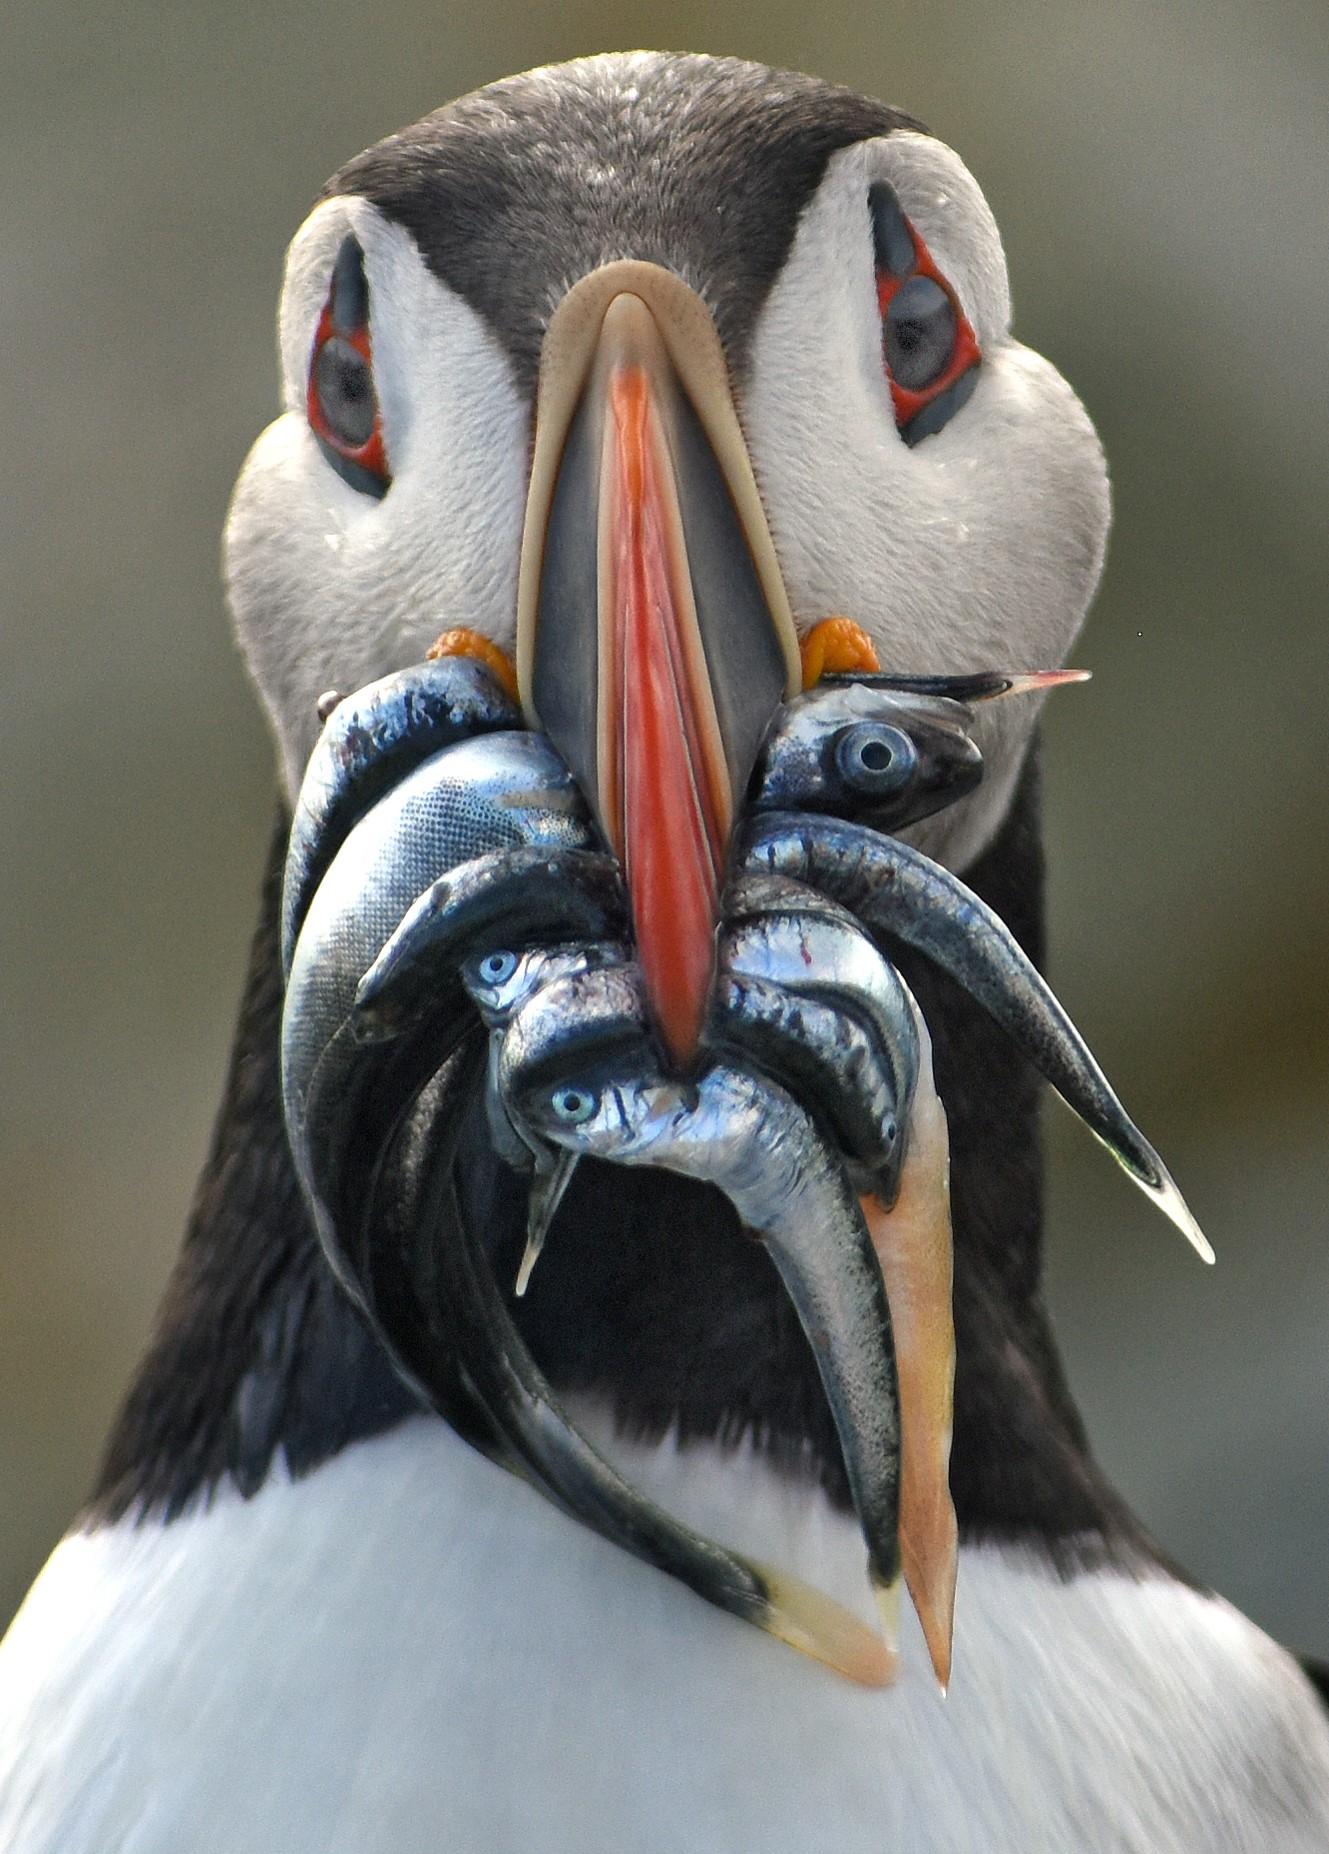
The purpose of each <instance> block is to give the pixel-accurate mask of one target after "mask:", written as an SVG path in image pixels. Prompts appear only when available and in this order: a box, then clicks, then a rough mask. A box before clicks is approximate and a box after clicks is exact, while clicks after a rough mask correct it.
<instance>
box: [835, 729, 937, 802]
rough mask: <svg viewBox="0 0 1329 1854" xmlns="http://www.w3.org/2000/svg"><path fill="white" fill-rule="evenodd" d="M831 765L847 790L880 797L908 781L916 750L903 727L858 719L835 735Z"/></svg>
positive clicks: (900, 789) (913, 767) (916, 762)
mask: <svg viewBox="0 0 1329 1854" xmlns="http://www.w3.org/2000/svg"><path fill="white" fill-rule="evenodd" d="M835 766H836V771H837V772H838V773H839V775H840V777H841V778H842V779H843V780H844V782H845V784H846V785H847V786H848V787H849V789H850V791H852V792H860V793H862V794H863V795H864V796H865V797H870V798H881V797H884V796H886V795H887V794H888V793H891V792H899V791H902V790H903V789H904V787H905V786H907V785H908V784H909V782H910V780H911V779H912V778H913V777H914V775H915V773H916V772H917V771H918V751H917V749H916V748H915V746H914V743H913V741H912V740H911V739H910V738H909V736H908V734H906V732H905V731H904V729H903V728H901V727H891V726H890V725H889V723H887V722H883V721H858V722H855V724H854V725H853V727H847V728H844V729H843V730H842V732H841V733H840V734H839V735H838V737H837V738H836V742H835Z"/></svg>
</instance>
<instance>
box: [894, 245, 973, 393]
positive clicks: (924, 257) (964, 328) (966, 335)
mask: <svg viewBox="0 0 1329 1854" xmlns="http://www.w3.org/2000/svg"><path fill="white" fill-rule="evenodd" d="M900 216H901V218H904V215H903V214H901V215H900ZM904 225H905V229H906V230H907V231H908V233H909V238H910V242H911V243H912V245H913V247H914V262H913V265H912V267H911V269H909V270H908V271H906V272H904V273H903V274H902V275H898V276H897V275H896V274H894V273H893V272H891V271H889V270H886V269H884V268H882V267H881V266H878V269H877V309H878V313H879V314H880V315H881V318H882V321H883V322H884V321H885V319H886V311H887V310H888V309H889V307H890V305H891V302H892V300H893V299H894V298H895V297H896V296H897V295H898V294H899V292H900V290H901V289H903V287H904V285H905V284H906V283H908V282H909V281H910V279H911V278H913V277H926V278H928V280H929V281H930V282H932V283H935V284H936V285H937V287H938V288H939V289H941V290H943V291H944V292H945V294H946V296H947V298H948V300H949V302H950V305H951V308H952V309H953V310H954V312H955V342H954V345H953V347H952V348H951V357H950V359H949V361H948V362H947V363H946V365H945V367H944V368H943V369H942V371H941V372H940V373H939V374H938V375H937V377H936V379H935V380H931V381H929V383H928V384H927V386H925V387H924V388H922V390H921V391H912V390H911V389H910V388H909V387H906V386H897V384H896V382H895V380H894V379H892V378H891V373H890V369H889V367H888V368H887V370H886V377H887V380H888V381H889V383H890V389H891V401H892V404H893V405H894V407H895V422H896V424H897V425H898V426H900V427H901V428H902V429H903V428H904V426H906V425H908V424H909V423H910V422H911V420H913V419H914V418H916V417H917V416H918V414H919V413H920V412H921V411H923V410H924V408H925V407H927V406H930V405H931V404H932V401H933V400H934V399H936V398H938V397H939V396H940V395H941V394H942V393H944V392H945V391H946V390H947V388H948V387H951V386H954V384H955V382H956V381H957V380H958V379H959V378H960V377H961V375H962V374H965V373H968V371H969V369H970V368H971V367H974V366H976V365H977V364H978V362H979V361H981V360H982V358H983V354H982V350H981V349H980V347H979V345H978V336H977V335H976V334H975V333H974V328H973V324H972V323H971V322H970V320H969V318H968V316H967V315H966V314H965V313H964V311H963V309H961V307H960V302H959V298H958V297H957V296H956V294H955V291H954V290H953V289H952V288H951V286H950V283H949V282H948V281H947V279H946V278H945V277H944V276H943V275H942V274H941V272H940V271H939V270H938V269H937V266H936V265H935V264H934V263H933V261H932V253H931V252H930V251H929V250H928V248H927V246H926V245H925V244H924V243H923V240H922V239H921V238H920V237H919V235H918V233H917V232H916V231H915V230H914V228H913V226H912V224H910V222H909V220H908V219H904Z"/></svg>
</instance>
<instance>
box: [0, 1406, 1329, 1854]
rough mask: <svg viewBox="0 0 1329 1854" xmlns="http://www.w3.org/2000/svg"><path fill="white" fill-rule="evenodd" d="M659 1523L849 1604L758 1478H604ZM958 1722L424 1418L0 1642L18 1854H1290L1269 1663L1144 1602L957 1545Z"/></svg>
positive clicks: (774, 1482)
mask: <svg viewBox="0 0 1329 1854" xmlns="http://www.w3.org/2000/svg"><path fill="white" fill-rule="evenodd" d="M618 1453H619V1454H620V1457H622V1458H624V1459H625V1461H626V1465H627V1466H628V1467H629V1470H630V1471H631V1472H632V1473H633V1474H634V1476H635V1477H636V1478H638V1479H639V1480H640V1481H641V1482H642V1484H643V1485H647V1486H649V1487H650V1488H651V1489H652V1490H653V1491H655V1492H656V1493H658V1494H659V1495H660V1496H661V1497H662V1498H665V1499H666V1500H668V1502H669V1503H670V1504H671V1505H672V1507H673V1509H674V1510H675V1511H677V1512H680V1513H683V1514H686V1515H687V1516H688V1517H689V1518H692V1519H693V1520H695V1521H697V1522H699V1523H701V1524H704V1525H711V1526H713V1528H714V1530H715V1531H716V1532H717V1533H719V1534H721V1535H725V1536H728V1537H729V1538H730V1539H731V1540H732V1541H733V1542H734V1543H737V1544H746V1545H748V1546H750V1547H751V1546H754V1545H756V1546H759V1548H760V1550H761V1551H762V1554H763V1555H764V1556H766V1557H768V1558H773V1559H776V1560H778V1561H782V1562H784V1563H786V1564H788V1565H790V1566H791V1567H795V1568H797V1569H799V1570H800V1571H801V1572H802V1574H804V1575H807V1576H813V1577H817V1578H819V1579H820V1581H821V1582H822V1583H823V1585H824V1586H825V1587H827V1588H831V1589H835V1590H837V1591H839V1592H841V1593H845V1592H846V1591H859V1590H861V1550H860V1547H859V1545H858V1542H857V1539H856V1537H855V1534H854V1529H853V1527H852V1525H851V1524H850V1523H849V1522H848V1521H846V1520H845V1519H843V1518H842V1517H839V1516H836V1515H833V1514H832V1513H830V1512H829V1511H828V1510H827V1509H826V1507H825V1506H824V1504H823V1503H822V1502H821V1501H820V1499H818V1498H817V1497H815V1496H812V1495H809V1494H808V1493H807V1492H806V1491H802V1492H799V1491H796V1490H794V1489H792V1488H791V1487H790V1485H789V1484H788V1483H787V1482H784V1481H782V1480H780V1479H777V1478H776V1477H775V1476H774V1475H773V1474H772V1473H771V1472H770V1471H769V1470H768V1469H766V1468H765V1467H764V1466H763V1465H762V1464H760V1463H758V1462H756V1461H754V1460H753V1459H752V1458H751V1456H750V1455H748V1454H746V1453H740V1454H738V1455H731V1456H725V1457H721V1456H720V1455H719V1454H717V1453H716V1452H715V1451H714V1450H711V1449H706V1448H700V1449H690V1450H688V1451H687V1452H686V1453H684V1454H682V1455H680V1454H678V1453H677V1452H676V1451H675V1450H674V1449H673V1447H672V1446H666V1447H664V1448H662V1449H645V1448H637V1449H629V1450H619V1451H618ZM956 1623H957V1653H956V1663H955V1676H954V1682H953V1685H952V1689H951V1694H950V1697H949V1698H948V1699H947V1700H945V1701H943V1700H942V1699H941V1698H940V1697H939V1696H938V1694H937V1693H936V1691H935V1689H934V1688H933V1686H932V1683H931V1680H930V1677H929V1674H928V1671H927V1660H926V1655H925V1653H924V1651H923V1646H922V1641H921V1637H920V1636H919V1635H918V1632H917V1630H916V1629H914V1628H913V1627H912V1625H911V1626H909V1627H908V1628H907V1631H906V1636H905V1641H904V1670H903V1673H902V1676H901V1679H900V1681H899V1683H898V1685H897V1686H896V1687H895V1688H894V1689H892V1690H889V1691H886V1692H881V1693H869V1692H864V1691H862V1690H860V1689H857V1688H854V1687H851V1686H849V1685H847V1684H846V1683H844V1682H843V1681H841V1680H839V1679H837V1678H836V1677H835V1676H834V1675H832V1674H829V1673H827V1672H826V1671H825V1670H823V1669H822V1668H820V1667H818V1666H815V1665H813V1664H811V1663H809V1662H807V1661H804V1660H802V1659H800V1658H799V1657H798V1656H796V1655H795V1654H793V1653H792V1652H791V1651H790V1650H789V1649H787V1648H784V1647H782V1646H780V1645H779V1644H777V1643H775V1642H773V1641H770V1640H769V1639H767V1638H765V1637H763V1636H761V1635H759V1634H757V1633H756V1632H755V1631H753V1630H751V1629H749V1628H746V1627H744V1626H743V1625H742V1624H739V1623H737V1622H734V1621H732V1620H731V1619H729V1618H727V1617H723V1616H720V1615H718V1614H717V1613H716V1612H715V1611H713V1610H711V1609H708V1608H707V1607H706V1606H705V1605H703V1604H702V1603H701V1602H699V1601H698V1600H697V1599H696V1598H695V1597H693V1596H691V1595H690V1594H689V1593H688V1592H687V1591H685V1590H683V1589H681V1588H680V1587H679V1586H678V1585H677V1584H675V1583H673V1582H671V1581H670V1580H669V1579H668V1578H666V1577H664V1576H662V1575H660V1574H659V1573H657V1572H655V1571H652V1570H650V1569H649V1568H647V1567H646V1566H644V1565H641V1564H639V1563H637V1562H635V1561H634V1560H632V1559H630V1558H628V1557H626V1556H625V1555H624V1554H622V1553H621V1552H618V1551H616V1550H614V1549H613V1548H612V1547H610V1546H608V1545H606V1544H604V1543H603V1542H602V1541H600V1540H599V1539H597V1538H595V1537H593V1536H592V1535H591V1534H590V1533H589V1532H586V1531H584V1530H583V1529H581V1528H579V1527H577V1526H575V1525H573V1524H572V1523H571V1522H570V1521H568V1520H566V1519H564V1518H563V1517H562V1516H561V1515H560V1514H558V1513H557V1512H556V1511H555V1510H554V1509H553V1508H552V1507H550V1506H549V1505H548V1504H547V1502H545V1501H544V1500H543V1499H541V1498H540V1497H539V1496H538V1495H536V1494H534V1493H532V1492H531V1491H530V1490H529V1489H528V1488H526V1487H524V1486H523V1485H521V1484H519V1483H518V1482H517V1481H515V1480H513V1479H511V1478H509V1477H508V1476H507V1475H505V1474H503V1473H501V1472H500V1471H499V1470H497V1469H495V1468H493V1467H492V1466H490V1465H489V1464H488V1463H486V1462H484V1461H483V1460H481V1458H480V1457H479V1456H477V1455H475V1454H474V1453H473V1452H472V1451H471V1450H470V1449H468V1448H467V1447H466V1446H465V1445H464V1444H462V1443H461V1442H459V1441H458V1440H456V1438H455V1437H453V1436H452V1434H451V1433H450V1432H449V1431H447V1430H446V1429H444V1428H443V1426H442V1425H441V1424H438V1423H436V1422H433V1421H430V1420H426V1419H420V1420H418V1421H415V1422H412V1423H410V1424H408V1425H406V1426H405V1427H403V1428H401V1429H399V1430H397V1431H395V1432H393V1433H392V1434H390V1435H388V1436H385V1437H382V1438H379V1439H377V1440H374V1441H371V1442H365V1443H360V1444H357V1445H356V1446H354V1447H352V1448H350V1449H348V1450H346V1451H345V1452H344V1453H343V1454H342V1455H340V1456H339V1457H338V1458H337V1459H336V1460H334V1461H332V1462H331V1463H329V1464H328V1465H327V1466H325V1467H324V1468H322V1469H320V1470H319V1471H318V1472H317V1473H315V1474H314V1475H312V1476H311V1477H309V1478H308V1479H307V1480H304V1481H301V1482H298V1483H294V1484H292V1483H290V1482H289V1481H287V1480H285V1479H284V1478H274V1479H273V1480H272V1481H270V1482H269V1483H268V1484H267V1485H266V1486H265V1487H264V1488H263V1489H262V1491H261V1492H260V1493H259V1494H258V1496H257V1497H256V1498H254V1499H253V1500H251V1501H247V1502H246V1501H245V1500H243V1499H241V1498H240V1497H239V1495H238V1494H236V1493H235V1492H234V1491H233V1490H230V1489H227V1490H223V1491H221V1492H220V1493H219V1494H218V1495H217V1497H216V1498H215V1499H214V1501H213V1502H212V1504H211V1506H210V1507H209V1508H208V1509H206V1510H200V1511H197V1512H195V1513H193V1514H191V1515H189V1516H187V1517H185V1518H183V1519H181V1520H178V1521H177V1522H175V1523H174V1524H173V1525H171V1526H167V1527H162V1526H160V1525H158V1524H157V1523H156V1522H148V1523H145V1524H143V1525H141V1526H138V1527H135V1526H133V1525H131V1524H121V1525H118V1526H115V1527H111V1528H107V1529H104V1530H101V1531H97V1532H93V1533H89V1534H81V1535H75V1536H72V1537H70V1538H69V1539H67V1540H66V1541H65V1543H64V1544H63V1545H61V1546H60V1548H59V1550H58V1551H57V1552H56V1554H55V1555H54V1557H53V1558H52V1560H51V1563H50V1564H49V1566H48V1567H47V1569H46V1571H45V1572H44V1573H43V1575H42V1577H41V1579H40V1580H39V1581H38V1583H37V1585H36V1586H35V1588H34V1589H33V1592H32V1594H31V1595H30V1597H29V1598H28V1601H27V1603H26V1605H25V1606H24V1608H23V1610H22V1612H21V1613H20V1615H19V1617H18V1619H17V1621H16V1622H15V1623H14V1625H13V1628H12V1630H11V1632H10V1634H9V1636H8V1638H7V1640H6V1642H5V1643H4V1645H3V1647H2V1648H0V1847H3V1848H4V1850H5V1854H602V1851H603V1854H609V1851H610V1850H613V1851H614V1854H620V1851H621V1854H753V1851H754V1850H761V1854H821V1851H822V1850H826V1854H1008V1851H1009V1854H1095V1851H1100V1850H1101V1851H1102V1854H1109V1851H1110V1854H1273V1851H1274V1850H1277V1851H1278V1854H1311V1850H1313V1849H1314V1850H1320V1851H1322V1850H1323V1849H1324V1848H1325V1847H1326V1846H1329V1731H1327V1730H1326V1727H1325V1722H1324V1719H1323V1717H1322V1715H1321V1714H1320V1712H1319V1710H1318V1707H1317V1705H1316V1702H1315V1700H1314V1697H1313V1695H1312V1694H1311V1692H1310V1689H1309V1688H1308V1686H1307V1685H1306V1683H1305V1682H1304V1680H1303V1679H1302V1678H1301V1676H1300V1674H1299V1673H1298V1671H1297V1670H1296V1669H1295V1667H1294V1666H1293V1664H1292V1663H1291V1662H1290V1661H1289V1660H1288V1658H1287V1657H1286V1656H1285V1655H1284V1654H1283V1653H1282V1652H1281V1650H1279V1649H1277V1648H1276V1647H1275V1646H1274V1645H1273V1644H1272V1643H1271V1642H1269V1641H1268V1640H1267V1639H1266V1638H1265V1637H1264V1636H1262V1635H1261V1634H1260V1633H1259V1631H1258V1630H1256V1629H1255V1628H1254V1627H1253V1626H1252V1625H1251V1624H1250V1623H1248V1622H1246V1621H1245V1620H1244V1619H1243V1618H1242V1617H1241V1616H1239V1615H1238V1614H1237V1613H1236V1612H1235V1611H1233V1610H1232V1609H1231V1608H1230V1607H1228V1606H1227V1605H1226V1604H1224V1603H1222V1602H1221V1601H1218V1600H1216V1599H1213V1598H1209V1597H1205V1596H1202V1595H1199V1594H1197V1593H1196V1592H1194V1591H1190V1590H1187V1589H1184V1588H1182V1587H1180V1586H1178V1585H1177V1584H1175V1583H1173V1582H1172V1581H1171V1580H1169V1579H1166V1578H1163V1577H1154V1578H1150V1579H1147V1580H1144V1581H1135V1580H1132V1579H1130V1578H1127V1577H1124V1576H1122V1575H1119V1574H1116V1573H1113V1572H1106V1571H1102V1572H1097V1573H1093V1574H1090V1575H1086V1576H1082V1577H1079V1578H1076V1579H1075V1580H1073V1581H1071V1582H1068V1583H1062V1582H1059V1581H1058V1580H1057V1579H1056V1578H1055V1577H1054V1576H1053V1575H1052V1574H1051V1573H1050V1572H1049V1571H1048V1569H1047V1568H1046V1567H1045V1566H1044V1565H1043V1564H1042V1563H1041V1562H1039V1561H1038V1560H1037V1559H1035V1558H1034V1557H1031V1556H1029V1555H1025V1554H1021V1553H1019V1552H1014V1551H1008V1550H999V1549H993V1548H985V1549H980V1550H973V1549H971V1550H966V1551H965V1552H963V1553H962V1558H961V1567H960V1588H959V1603H958V1610H957V1618H956Z"/></svg>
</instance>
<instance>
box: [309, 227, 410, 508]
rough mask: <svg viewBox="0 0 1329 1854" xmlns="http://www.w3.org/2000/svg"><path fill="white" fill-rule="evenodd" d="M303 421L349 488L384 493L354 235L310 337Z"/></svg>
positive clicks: (361, 268)
mask: <svg viewBox="0 0 1329 1854" xmlns="http://www.w3.org/2000/svg"><path fill="white" fill-rule="evenodd" d="M305 415H306V417H307V418H308V420H309V426H310V429H311V431H312V432H313V434H314V436H315V438H317V440H318V444H319V449H320V450H321V451H322V452H323V455H324V457H325V458H326V459H327V461H328V463H329V464H330V465H331V466H332V468H333V469H334V470H335V471H336V472H337V474H338V475H339V476H340V477H342V478H343V480H344V481H345V482H347V483H349V484H350V486H351V488H352V489H358V490H360V491H361V493H362V494H365V495H369V496H374V497H382V496H384V495H386V494H387V491H388V488H389V485H390V484H391V482H392V472H391V470H390V468H389V466H388V457H387V448H386V446H385V445H384V442H383V424H382V419H381V417H380V412H379V403H378V394H377V392H376V391H375V388H374V357H373V350H372V348H371V345H370V338H369V283H368V279H367V278H366V276H365V258H364V251H363V249H362V248H361V245H360V241H359V239H358V238H356V237H355V236H354V234H351V235H350V236H348V237H347V238H344V239H343V240H342V245H341V249H340V250H339V251H338V253H337V258H336V262H335V263H334V265H333V267H332V277H331V279H330V281H329V285H328V298H327V301H326V302H325V303H324V305H323V311H322V314H321V315H320V316H319V319H318V327H317V328H316V330H315V331H314V344H313V352H312V353H311V355H310V360H309V375H308V378H307V380H306V384H305Z"/></svg>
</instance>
